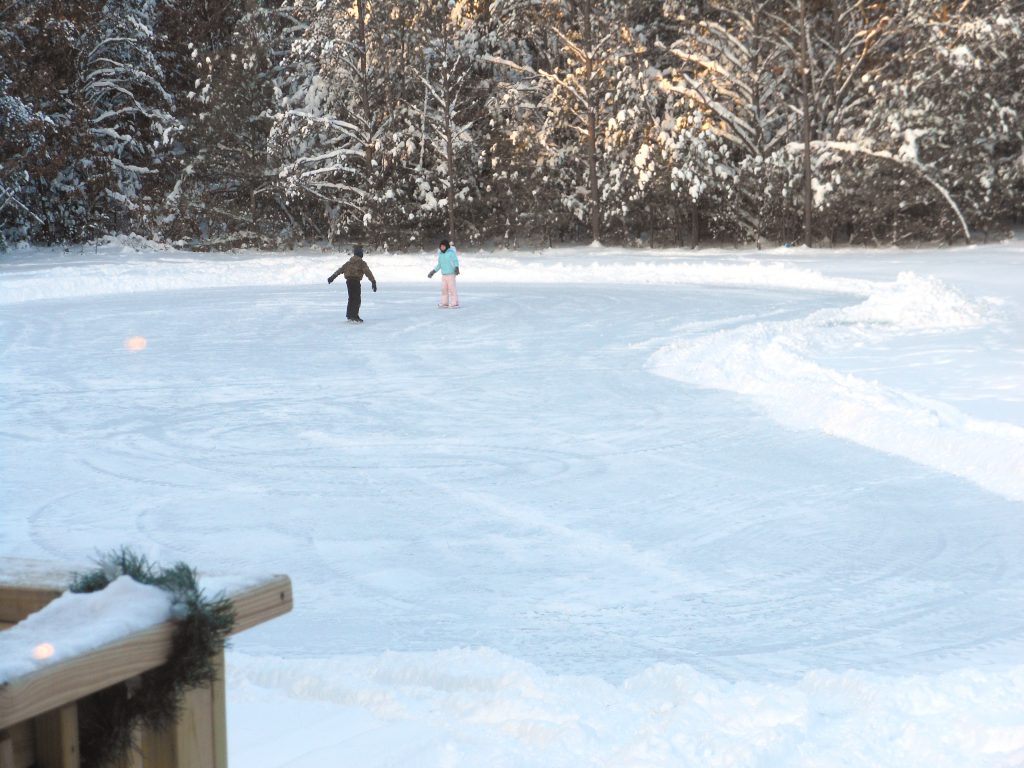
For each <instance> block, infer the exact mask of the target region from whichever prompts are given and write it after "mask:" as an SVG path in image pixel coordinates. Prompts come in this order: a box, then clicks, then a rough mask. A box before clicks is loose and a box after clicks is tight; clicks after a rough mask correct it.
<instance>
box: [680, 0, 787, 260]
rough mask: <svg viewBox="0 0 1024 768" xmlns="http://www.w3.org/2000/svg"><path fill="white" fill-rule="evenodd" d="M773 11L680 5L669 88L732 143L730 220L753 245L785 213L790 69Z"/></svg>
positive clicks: (745, 3)
mask: <svg viewBox="0 0 1024 768" xmlns="http://www.w3.org/2000/svg"><path fill="white" fill-rule="evenodd" d="M775 6H777V3H774V2H773V0H740V2H734V3H728V4H726V3H722V4H713V5H710V4H709V7H707V8H705V9H703V10H704V12H703V14H697V13H695V11H694V10H693V9H687V8H683V9H682V11H681V14H680V16H681V18H680V21H681V23H682V30H683V31H682V35H681V37H680V38H679V39H677V40H676V41H674V42H673V44H672V51H673V53H674V54H675V55H676V56H677V58H678V64H677V66H676V68H675V69H674V70H673V71H672V73H671V81H670V83H669V87H670V88H671V89H672V90H673V91H675V92H676V93H679V94H680V95H682V96H686V97H688V98H689V99H691V100H692V101H693V102H695V103H697V104H699V105H701V106H702V107H703V108H704V110H706V112H707V122H708V126H709V127H710V128H711V129H712V130H713V131H715V132H716V133H717V134H718V135H719V136H720V137H721V138H722V140H724V141H725V142H727V143H728V145H729V146H730V148H731V151H730V153H729V154H730V157H729V159H728V161H727V162H728V163H729V164H730V166H731V168H730V170H729V171H728V173H729V174H730V175H731V176H732V177H733V189H732V191H733V199H734V204H733V205H734V215H735V218H736V221H737V224H738V227H739V232H740V235H741V237H744V238H749V239H751V240H753V241H754V242H755V243H758V244H760V242H761V240H762V238H763V237H764V235H765V233H766V232H768V231H771V230H772V229H773V227H774V228H775V229H778V226H779V225H778V220H779V218H780V217H781V216H783V215H784V213H783V212H782V210H781V209H782V208H783V207H784V194H783V191H784V190H783V188H784V186H785V178H786V176H787V175H788V174H787V171H786V166H787V165H788V161H787V158H786V155H785V146H786V143H787V141H788V140H789V139H790V138H791V128H792V125H791V123H792V121H791V116H790V114H789V109H788V102H789V93H788V91H789V88H790V87H791V83H792V72H793V66H792V62H791V61H790V60H788V59H787V57H786V55H785V50H784V48H783V47H782V46H780V45H779V42H778V30H777V14H776V13H775V11H776V10H778V8H777V7H775ZM724 160H725V158H723V161H724Z"/></svg>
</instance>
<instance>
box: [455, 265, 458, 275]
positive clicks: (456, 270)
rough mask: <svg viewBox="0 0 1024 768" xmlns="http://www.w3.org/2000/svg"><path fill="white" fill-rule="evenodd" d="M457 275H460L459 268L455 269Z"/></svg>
mask: <svg viewBox="0 0 1024 768" xmlns="http://www.w3.org/2000/svg"><path fill="white" fill-rule="evenodd" d="M455 274H456V275H457V274H459V268H458V267H456V268H455Z"/></svg>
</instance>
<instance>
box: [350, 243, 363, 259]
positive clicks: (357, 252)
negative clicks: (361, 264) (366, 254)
mask: <svg viewBox="0 0 1024 768" xmlns="http://www.w3.org/2000/svg"><path fill="white" fill-rule="evenodd" d="M352 255H353V256H358V257H359V258H360V259H361V258H363V246H361V245H357V246H356V247H355V248H353V249H352Z"/></svg>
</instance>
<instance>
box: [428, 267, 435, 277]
mask: <svg viewBox="0 0 1024 768" xmlns="http://www.w3.org/2000/svg"><path fill="white" fill-rule="evenodd" d="M433 276H434V270H433V269H432V270H430V271H429V272H427V277H433Z"/></svg>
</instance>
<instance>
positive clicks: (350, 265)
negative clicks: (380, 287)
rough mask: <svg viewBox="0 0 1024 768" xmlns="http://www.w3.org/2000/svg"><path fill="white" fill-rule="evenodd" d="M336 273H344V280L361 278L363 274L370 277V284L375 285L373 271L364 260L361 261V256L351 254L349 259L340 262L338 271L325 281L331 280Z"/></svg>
mask: <svg viewBox="0 0 1024 768" xmlns="http://www.w3.org/2000/svg"><path fill="white" fill-rule="evenodd" d="M338 275H344V276H345V279H346V280H356V281H358V280H362V279H363V276H364V275H365V276H366V277H368V278H369V279H370V284H371V285H376V284H377V280H376V278H374V276H373V272H371V271H370V268H369V267H368V266H367V264H366V262H365V261H363V259H362V257H361V256H353V257H352V258H351V259H349V260H348V261H346V262H345V263H344V264H342V265H341V266H340V267H339V268H338V271H337V272H335V273H334V274H333V275H331V276H330V277H329V278H328V279H327V282H329V283H330V282H332V281H333V280H334V278H336V277H337V276H338Z"/></svg>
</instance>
